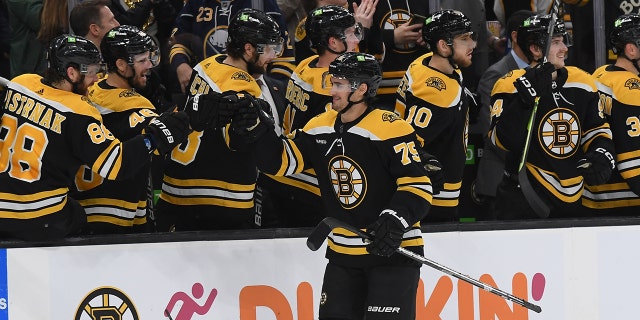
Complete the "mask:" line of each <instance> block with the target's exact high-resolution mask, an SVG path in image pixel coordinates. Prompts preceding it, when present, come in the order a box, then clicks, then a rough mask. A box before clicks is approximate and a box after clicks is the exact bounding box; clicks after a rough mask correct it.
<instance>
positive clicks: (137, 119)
mask: <svg viewBox="0 0 640 320" xmlns="http://www.w3.org/2000/svg"><path fill="white" fill-rule="evenodd" d="M144 119H145V118H144V117H143V116H141V115H139V114H138V113H137V112H133V113H131V115H129V128H135V127H136V126H137V125H138V124H140V123H142V122H144Z"/></svg>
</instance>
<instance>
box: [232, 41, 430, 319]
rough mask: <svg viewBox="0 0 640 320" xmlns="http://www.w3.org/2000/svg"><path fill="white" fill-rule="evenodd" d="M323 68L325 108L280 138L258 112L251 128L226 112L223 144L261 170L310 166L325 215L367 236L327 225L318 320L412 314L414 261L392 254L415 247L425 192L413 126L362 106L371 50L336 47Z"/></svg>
mask: <svg viewBox="0 0 640 320" xmlns="http://www.w3.org/2000/svg"><path fill="white" fill-rule="evenodd" d="M329 74H330V75H331V83H332V89H331V94H332V97H333V103H332V110H330V111H327V112H325V113H322V114H320V115H318V116H317V117H315V118H313V119H311V120H310V121H309V122H308V123H307V124H306V125H305V127H304V128H303V129H301V130H297V131H295V132H294V134H292V135H291V136H290V137H289V138H286V139H284V138H279V137H277V136H276V135H275V134H273V133H272V131H271V130H269V129H268V126H267V125H265V123H266V121H265V119H264V117H260V121H258V124H257V126H255V122H256V120H255V119H248V120H247V121H246V122H245V121H243V120H244V119H245V118H239V119H236V118H234V120H233V121H232V124H231V126H232V138H231V140H232V141H234V139H236V138H237V139H238V140H241V141H244V143H249V144H250V145H251V147H252V149H253V153H254V154H256V156H257V161H258V167H259V168H260V169H261V170H263V171H265V172H269V173H271V174H276V175H286V174H291V173H296V172H301V171H302V170H303V169H305V168H314V169H315V171H316V173H317V175H318V182H319V186H320V190H321V193H322V194H323V200H324V204H325V209H326V214H327V216H331V217H336V218H338V219H340V220H343V221H346V222H348V223H349V224H351V225H353V226H355V227H358V228H367V229H368V231H369V232H372V233H374V234H375V239H374V241H373V242H372V243H371V244H366V243H363V241H362V240H361V239H360V238H358V237H357V236H355V235H354V234H353V233H350V232H348V231H346V230H343V229H335V230H333V233H332V234H331V235H330V237H329V242H328V249H327V253H326V256H327V258H328V259H329V263H328V265H327V269H326V271H325V276H324V281H323V288H322V296H323V301H322V303H321V304H320V312H319V314H320V319H363V318H366V319H374V320H375V319H388V315H384V314H380V313H376V312H375V311H374V308H373V306H381V305H383V306H391V307H394V308H397V309H394V310H397V313H394V314H393V319H398V320H400V319H414V318H415V294H416V288H417V283H418V278H419V268H420V267H419V265H417V264H416V263H415V262H413V261H411V260H409V259H407V258H405V257H403V256H402V255H400V254H394V252H395V250H396V249H397V248H398V247H399V246H402V247H404V248H407V249H408V250H411V251H413V252H417V253H422V251H423V249H422V244H423V243H422V242H423V240H422V236H421V231H420V219H422V218H423V217H424V215H425V214H426V213H427V210H428V209H429V203H430V202H431V192H432V188H431V184H430V180H429V178H428V177H427V176H426V171H425V169H424V167H423V166H422V163H421V162H420V156H419V155H418V151H417V149H416V148H418V146H417V144H418V142H417V141H416V135H415V132H414V130H413V128H412V127H411V126H410V125H409V124H407V123H406V122H404V121H403V120H402V119H400V118H399V117H398V116H397V115H396V114H394V113H392V112H389V111H383V110H379V109H374V108H372V107H370V106H369V102H370V100H371V98H372V97H373V96H374V95H375V92H376V89H377V86H378V84H379V82H380V79H381V78H382V72H381V68H380V64H379V63H378V62H377V61H376V60H375V58H374V57H373V56H371V55H368V54H362V53H354V52H347V53H344V54H342V55H340V56H339V57H338V58H337V59H336V60H335V61H334V62H332V63H331V65H330V67H329ZM249 111H251V110H249ZM255 117H258V116H257V115H256V116H255ZM251 120H253V121H251ZM250 129H251V130H250ZM247 131H248V132H247ZM254 132H256V133H254ZM258 155H259V156H258ZM390 282H391V283H390ZM382 283H384V285H379V284H382ZM385 316H386V317H385Z"/></svg>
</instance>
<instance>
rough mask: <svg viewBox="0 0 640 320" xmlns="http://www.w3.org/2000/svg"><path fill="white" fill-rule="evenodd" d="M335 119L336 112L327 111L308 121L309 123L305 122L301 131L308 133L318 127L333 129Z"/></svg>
mask: <svg viewBox="0 0 640 320" xmlns="http://www.w3.org/2000/svg"><path fill="white" fill-rule="evenodd" d="M337 117H338V112H337V111H335V110H333V109H329V110H328V111H325V112H323V113H320V114H318V115H317V116H315V117H313V118H311V119H309V121H307V124H305V126H304V128H303V131H305V132H309V131H310V130H313V129H314V128H319V127H331V128H333V124H334V123H335V121H336V118H337Z"/></svg>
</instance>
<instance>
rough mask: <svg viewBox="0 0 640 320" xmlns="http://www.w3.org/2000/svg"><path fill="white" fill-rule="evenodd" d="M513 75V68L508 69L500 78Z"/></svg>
mask: <svg viewBox="0 0 640 320" xmlns="http://www.w3.org/2000/svg"><path fill="white" fill-rule="evenodd" d="M512 75H513V70H509V72H507V73H506V74H505V75H504V76H502V77H500V79H506V78H509V77H511V76H512Z"/></svg>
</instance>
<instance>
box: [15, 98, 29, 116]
mask: <svg viewBox="0 0 640 320" xmlns="http://www.w3.org/2000/svg"><path fill="white" fill-rule="evenodd" d="M20 98H21V99H20V106H19V107H18V109H17V110H16V114H20V113H22V107H23V106H24V103H25V102H26V101H27V100H28V99H29V97H27V96H22V97H20Z"/></svg>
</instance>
